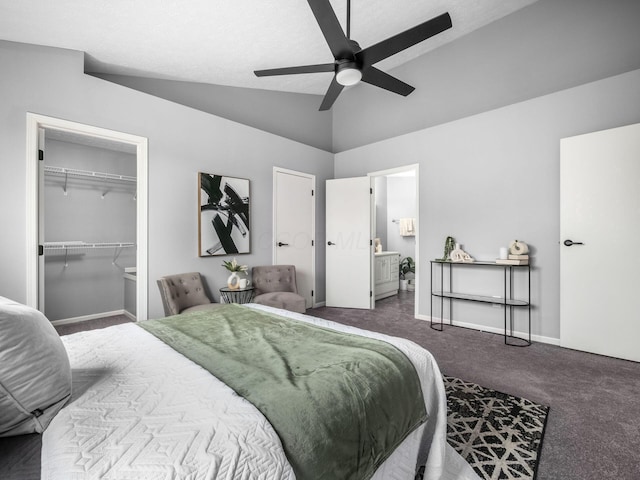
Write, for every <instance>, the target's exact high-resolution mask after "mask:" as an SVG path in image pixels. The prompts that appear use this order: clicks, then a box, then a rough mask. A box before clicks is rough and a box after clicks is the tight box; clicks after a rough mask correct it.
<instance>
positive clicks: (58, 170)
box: [44, 165, 138, 183]
mask: <svg viewBox="0 0 640 480" xmlns="http://www.w3.org/2000/svg"><path fill="white" fill-rule="evenodd" d="M44 172H45V173H48V174H52V175H66V176H69V177H83V178H94V179H96V180H112V181H116V182H130V183H136V182H137V180H138V179H137V178H136V177H133V176H130V175H118V174H115V173H105V172H91V171H89V170H79V169H77V168H67V167H56V166H53V165H45V166H44Z"/></svg>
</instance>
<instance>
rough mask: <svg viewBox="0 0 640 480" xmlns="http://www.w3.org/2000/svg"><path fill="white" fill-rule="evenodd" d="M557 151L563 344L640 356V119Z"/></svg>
mask: <svg viewBox="0 0 640 480" xmlns="http://www.w3.org/2000/svg"><path fill="white" fill-rule="evenodd" d="M560 151H561V162H560V235H561V237H560V249H561V250H560V251H561V254H560V276H561V280H560V344H561V345H562V346H563V347H568V348H574V349H577V350H583V351H587V352H593V353H598V354H601V355H608V356H612V357H618V358H624V359H628V360H635V361H640V347H639V346H638V340H639V339H640V254H639V253H638V245H637V244H638V239H639V238H640V124H637V125H631V126H627V127H621V128H614V129H611V130H605V131H602V132H595V133H591V134H587V135H580V136H577V137H571V138H564V139H562V140H561V142H560ZM572 242H574V243H573V245H571V243H572Z"/></svg>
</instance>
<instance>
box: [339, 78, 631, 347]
mask: <svg viewBox="0 0 640 480" xmlns="http://www.w3.org/2000/svg"><path fill="white" fill-rule="evenodd" d="M639 106H640V70H635V71H633V72H629V73H626V74H622V75H619V76H615V77H611V78H608V79H605V80H601V81H597V82H594V83H589V84H586V85H583V86H580V87H575V88H571V89H567V90H563V91H560V92H557V93H553V94H550V95H545V96H541V97H538V98H535V99H532V100H528V101H524V102H521V103H517V104H514V105H510V106H507V107H504V108H499V109H496V110H492V111H489V112H486V113H482V114H479V115H474V116H470V117H467V118H464V119H461V120H458V121H454V122H450V123H446V124H443V125H439V126H436V127H432V128H427V129H423V130H420V131H417V132H414V133H411V134H407V135H403V136H399V137H396V138H392V139H389V140H386V141H381V142H378V143H375V144H371V145H367V146H364V147H361V148H356V149H352V150H349V151H347V152H342V153H339V154H337V155H336V157H335V174H336V177H337V178H341V177H351V176H358V175H365V174H366V173H368V172H374V171H378V170H384V169H388V168H393V167H398V166H402V165H410V164H414V163H418V164H420V185H419V189H420V205H419V207H420V213H419V218H420V230H421V235H420V263H419V266H418V268H419V269H420V272H421V278H420V281H421V282H422V283H421V285H419V286H418V287H419V302H420V303H419V305H420V307H419V313H420V314H421V315H429V289H430V286H429V260H430V259H434V258H439V257H441V256H442V251H443V245H444V240H445V238H446V237H447V236H448V235H451V236H453V237H455V238H456V240H457V241H458V242H459V243H461V244H462V245H463V247H464V248H465V249H466V250H467V251H468V252H469V253H470V254H471V255H472V256H474V257H476V258H479V259H491V258H495V257H496V256H497V253H498V249H499V247H501V246H504V245H505V244H507V243H508V242H509V241H510V240H514V239H519V240H523V241H525V242H527V243H529V244H530V245H531V246H532V255H533V261H532V263H533V265H534V267H535V268H534V270H533V273H532V302H533V304H534V309H533V314H532V315H533V317H532V323H533V325H532V331H533V334H535V335H541V336H544V337H550V338H555V339H557V338H559V332H560V326H559V303H560V296H559V285H560V284H559V279H560V272H559V249H560V246H559V240H560V239H559V222H560V220H559V216H560V215H559V207H560V205H559V160H560V139H561V138H563V137H568V136H573V135H578V134H583V133H588V132H593V131H597V130H603V129H607V128H613V127H618V126H622V125H628V124H632V123H637V122H640V108H639ZM475 286H477V287H479V288H481V289H489V290H491V289H492V288H493V289H495V284H493V285H492V284H491V282H486V281H484V280H483V279H482V278H479V279H477V281H476V284H475ZM478 293H484V292H478ZM487 293H491V292H487ZM493 293H494V294H495V291H494V292H493ZM456 315H457V317H458V319H459V320H460V321H462V320H466V321H468V322H471V323H476V324H483V325H488V326H492V327H496V328H500V324H501V320H500V319H501V314H500V313H499V311H496V310H495V309H493V308H491V307H487V308H481V307H475V306H473V305H471V306H469V305H462V304H461V305H460V307H458V308H456Z"/></svg>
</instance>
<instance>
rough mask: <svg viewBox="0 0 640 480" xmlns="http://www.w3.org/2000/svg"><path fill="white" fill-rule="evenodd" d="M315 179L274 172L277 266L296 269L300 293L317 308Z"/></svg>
mask: <svg viewBox="0 0 640 480" xmlns="http://www.w3.org/2000/svg"><path fill="white" fill-rule="evenodd" d="M315 183H316V180H315V176H314V175H308V174H304V173H299V172H294V171H291V170H284V169H279V168H274V171H273V192H274V209H273V211H274V218H273V222H274V226H273V232H274V235H273V238H274V251H273V264H274V265H295V267H296V282H297V284H298V285H297V286H298V293H299V294H300V295H302V296H303V297H304V298H305V300H306V301H307V308H312V307H313V306H314V294H315V268H314V267H315V262H314V259H315V244H314V242H315V228H314V225H315V192H314V190H315Z"/></svg>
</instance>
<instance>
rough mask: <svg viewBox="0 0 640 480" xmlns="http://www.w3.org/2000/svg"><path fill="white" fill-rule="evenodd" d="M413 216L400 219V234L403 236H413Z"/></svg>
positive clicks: (414, 231) (414, 230) (414, 220)
mask: <svg viewBox="0 0 640 480" xmlns="http://www.w3.org/2000/svg"><path fill="white" fill-rule="evenodd" d="M415 222H416V219H415V218H401V219H400V235H402V236H403V237H410V236H415V234H416V229H415Z"/></svg>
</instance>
